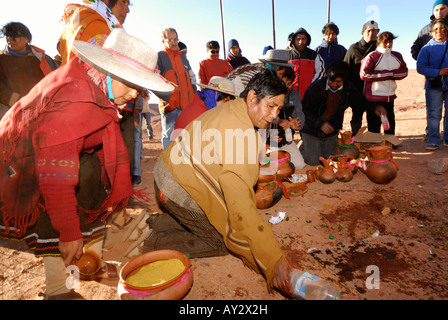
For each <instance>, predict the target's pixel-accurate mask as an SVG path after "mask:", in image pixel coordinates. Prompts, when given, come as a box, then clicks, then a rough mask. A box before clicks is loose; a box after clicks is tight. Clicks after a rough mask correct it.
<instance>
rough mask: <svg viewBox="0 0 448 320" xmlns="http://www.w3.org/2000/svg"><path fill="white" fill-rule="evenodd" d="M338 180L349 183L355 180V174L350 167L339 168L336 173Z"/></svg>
mask: <svg viewBox="0 0 448 320" xmlns="http://www.w3.org/2000/svg"><path fill="white" fill-rule="evenodd" d="M336 179H337V180H338V181H341V182H349V181H351V180H352V179H353V172H352V170H351V169H350V167H339V168H338V171H337V172H336Z"/></svg>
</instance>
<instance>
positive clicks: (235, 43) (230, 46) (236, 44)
mask: <svg viewBox="0 0 448 320" xmlns="http://www.w3.org/2000/svg"><path fill="white" fill-rule="evenodd" d="M233 46H238V47H239V46H240V44H239V43H238V41H237V40H235V39H230V40H229V43H227V47H228V48H229V49H230V48H232V47H233Z"/></svg>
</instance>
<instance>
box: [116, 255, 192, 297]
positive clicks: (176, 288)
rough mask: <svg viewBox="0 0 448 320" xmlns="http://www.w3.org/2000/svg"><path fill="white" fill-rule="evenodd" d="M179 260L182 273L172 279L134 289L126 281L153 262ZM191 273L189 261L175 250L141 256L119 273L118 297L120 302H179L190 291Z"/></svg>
mask: <svg viewBox="0 0 448 320" xmlns="http://www.w3.org/2000/svg"><path fill="white" fill-rule="evenodd" d="M168 259H179V260H180V261H182V263H183V264H184V265H185V269H184V271H183V272H182V273H181V274H179V275H178V276H177V277H175V278H174V279H172V280H170V281H168V282H165V283H162V284H158V285H155V286H151V287H145V288H144V287H135V286H132V285H130V284H128V283H127V282H126V279H127V278H128V277H130V276H132V275H134V274H136V273H137V272H138V271H139V270H140V269H141V268H142V267H143V266H145V265H147V264H150V263H152V262H155V261H160V260H168ZM192 284H193V273H192V271H191V268H190V260H189V259H188V258H187V256H186V255H185V254H183V253H182V252H179V251H176V250H157V251H152V252H148V253H145V254H142V255H141V256H138V257H136V258H133V259H132V260H131V261H129V262H128V263H126V264H125V265H124V266H123V268H122V269H121V271H120V282H119V284H118V295H119V297H120V299H122V300H179V299H182V298H183V297H184V296H185V294H186V293H187V292H188V290H190V288H191V286H192Z"/></svg>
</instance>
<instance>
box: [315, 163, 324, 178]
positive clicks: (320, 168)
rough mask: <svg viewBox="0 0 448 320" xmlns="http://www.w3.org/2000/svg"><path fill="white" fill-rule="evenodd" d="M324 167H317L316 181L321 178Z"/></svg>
mask: <svg viewBox="0 0 448 320" xmlns="http://www.w3.org/2000/svg"><path fill="white" fill-rule="evenodd" d="M322 169H323V168H322V167H320V166H319V167H317V168H316V169H314V176H315V177H316V180H319V176H320V173H321V172H322Z"/></svg>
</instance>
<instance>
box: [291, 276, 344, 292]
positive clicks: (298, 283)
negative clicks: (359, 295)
mask: <svg viewBox="0 0 448 320" xmlns="http://www.w3.org/2000/svg"><path fill="white" fill-rule="evenodd" d="M291 285H292V288H293V290H294V297H295V298H297V299H305V300H341V299H342V295H341V291H340V290H339V288H338V287H337V286H336V285H335V284H333V283H332V282H330V281H327V280H324V279H321V278H319V277H317V276H315V275H312V274H310V273H308V272H307V271H305V272H303V271H300V270H297V269H292V270H291Z"/></svg>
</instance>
